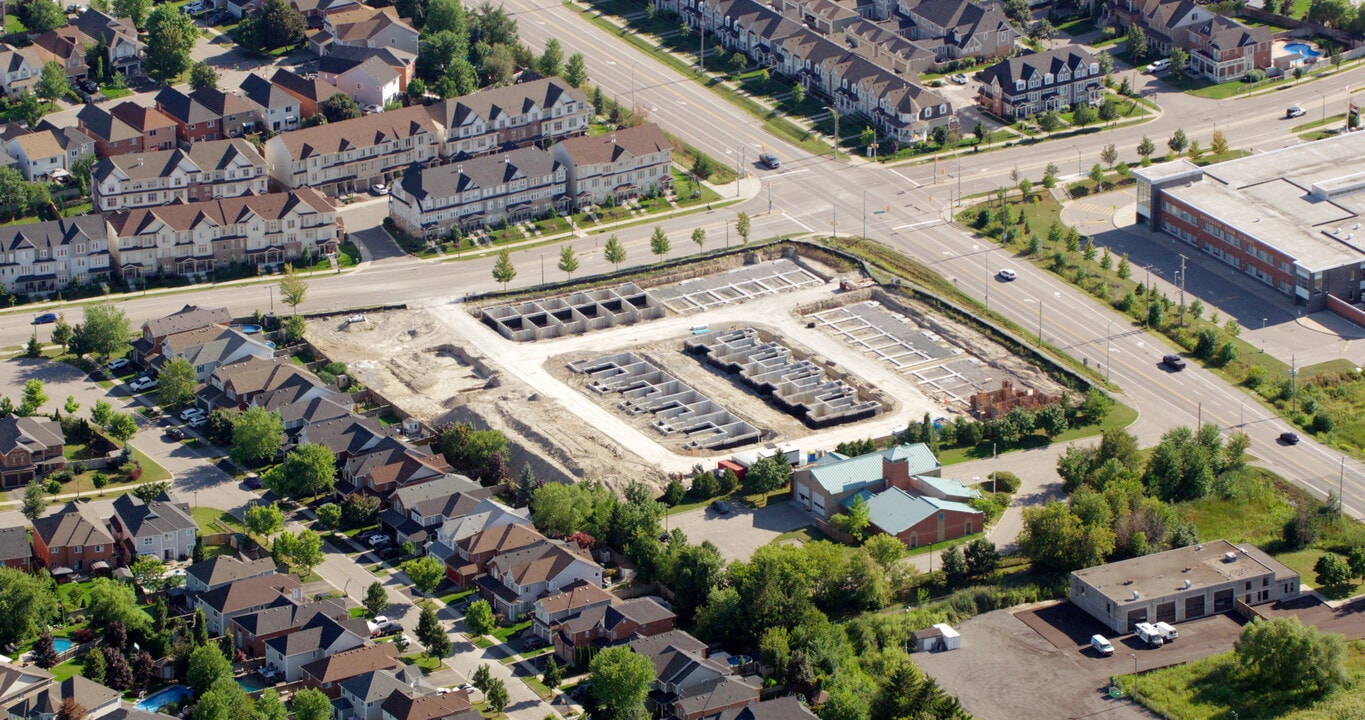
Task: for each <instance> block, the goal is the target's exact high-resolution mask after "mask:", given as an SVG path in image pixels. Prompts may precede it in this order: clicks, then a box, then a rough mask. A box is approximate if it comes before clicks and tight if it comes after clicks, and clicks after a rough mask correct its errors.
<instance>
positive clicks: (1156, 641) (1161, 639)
mask: <svg viewBox="0 0 1365 720" xmlns="http://www.w3.org/2000/svg"><path fill="white" fill-rule="evenodd" d="M1135 632H1136V633H1137V636H1138V637H1139V638H1141V639H1142V641H1143V642H1145V643H1147V644H1148V645H1151V646H1152V647H1161V646H1162V645H1164V644H1165V642H1166V638H1165V636H1164V635H1162V634H1161V631H1160V630H1158V629H1156V626H1155V625H1153V624H1151V623H1138V624H1137V628H1135Z"/></svg>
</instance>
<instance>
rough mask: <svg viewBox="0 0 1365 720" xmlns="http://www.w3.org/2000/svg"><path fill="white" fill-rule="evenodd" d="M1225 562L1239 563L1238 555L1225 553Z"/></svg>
mask: <svg viewBox="0 0 1365 720" xmlns="http://www.w3.org/2000/svg"><path fill="white" fill-rule="evenodd" d="M1223 562H1237V553H1235V552H1228V553H1223Z"/></svg>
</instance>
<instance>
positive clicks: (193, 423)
mask: <svg viewBox="0 0 1365 720" xmlns="http://www.w3.org/2000/svg"><path fill="white" fill-rule="evenodd" d="M186 424H187V425H189V426H190V427H192V428H196V429H198V428H201V427H204V426H205V425H208V424H209V416H207V415H195V416H194V417H193V418H191V419H190V421H189V422H188V423H186Z"/></svg>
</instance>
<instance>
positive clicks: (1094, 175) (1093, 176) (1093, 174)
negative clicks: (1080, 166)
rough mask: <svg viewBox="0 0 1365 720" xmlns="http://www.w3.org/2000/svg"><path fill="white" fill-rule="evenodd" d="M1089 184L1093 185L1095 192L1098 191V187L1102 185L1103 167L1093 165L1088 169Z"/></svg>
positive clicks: (1096, 164) (1097, 164)
mask: <svg viewBox="0 0 1365 720" xmlns="http://www.w3.org/2000/svg"><path fill="white" fill-rule="evenodd" d="M1090 182H1093V183H1095V192H1099V191H1100V186H1101V185H1103V184H1104V166H1103V165H1100V164H1099V163H1095V164H1094V165H1093V166H1092V167H1091V168H1090Z"/></svg>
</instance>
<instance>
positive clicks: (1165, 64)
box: [1147, 58, 1171, 73]
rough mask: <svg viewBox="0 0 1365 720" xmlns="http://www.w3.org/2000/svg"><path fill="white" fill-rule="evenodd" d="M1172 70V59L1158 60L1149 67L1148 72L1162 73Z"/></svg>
mask: <svg viewBox="0 0 1365 720" xmlns="http://www.w3.org/2000/svg"><path fill="white" fill-rule="evenodd" d="M1170 69H1171V60H1170V58H1161V59H1160V60H1157V61H1156V62H1154V63H1152V64H1151V65H1148V66H1147V72H1149V73H1155V72H1161V71H1162V70H1170Z"/></svg>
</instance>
